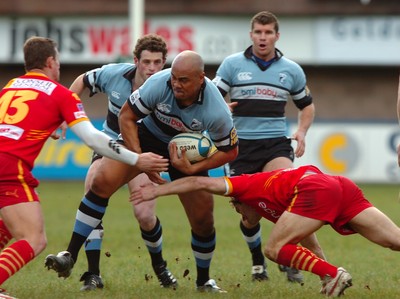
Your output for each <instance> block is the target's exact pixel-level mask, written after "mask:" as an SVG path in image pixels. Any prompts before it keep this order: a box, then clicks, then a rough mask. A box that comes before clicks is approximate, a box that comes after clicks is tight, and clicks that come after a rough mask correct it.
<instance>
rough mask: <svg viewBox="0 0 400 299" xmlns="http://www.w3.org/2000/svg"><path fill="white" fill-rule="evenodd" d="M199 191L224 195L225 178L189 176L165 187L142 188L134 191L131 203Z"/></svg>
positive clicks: (147, 186) (149, 186)
mask: <svg viewBox="0 0 400 299" xmlns="http://www.w3.org/2000/svg"><path fill="white" fill-rule="evenodd" d="M198 190H204V191H208V192H210V193H213V194H219V195H224V194H225V192H226V183H225V179H224V178H223V177H219V178H210V177H199V176H189V177H185V178H181V179H178V180H175V181H173V182H171V183H167V184H163V185H158V186H155V185H146V186H141V187H139V188H135V189H134V190H133V192H132V194H131V196H130V201H133V202H134V204H139V203H141V202H143V201H148V200H154V199H155V198H156V197H159V196H163V195H169V194H181V193H187V192H191V191H198Z"/></svg>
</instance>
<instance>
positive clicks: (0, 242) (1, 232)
mask: <svg viewBox="0 0 400 299" xmlns="http://www.w3.org/2000/svg"><path fill="white" fill-rule="evenodd" d="M11 238H12V236H11V234H10V232H9V231H8V229H7V227H6V225H5V224H4V222H3V220H2V219H0V250H1V249H3V248H4V247H5V246H6V245H7V243H8V242H9V241H10V240H11Z"/></svg>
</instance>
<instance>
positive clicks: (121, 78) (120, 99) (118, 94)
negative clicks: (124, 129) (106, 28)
mask: <svg viewBox="0 0 400 299" xmlns="http://www.w3.org/2000/svg"><path fill="white" fill-rule="evenodd" d="M135 73H136V65H134V64H132V63H111V64H106V65H103V66H102V67H101V68H96V69H93V70H90V71H88V72H86V73H85V76H84V77H83V82H84V84H85V86H86V87H88V88H89V90H90V96H93V95H94V94H96V93H99V92H101V93H105V94H106V95H107V98H108V111H107V118H106V120H105V121H104V123H103V130H104V132H105V133H106V134H107V135H108V136H110V137H111V138H113V139H117V137H118V134H119V133H120V130H119V125H118V114H119V111H120V110H121V107H122V105H123V104H124V103H125V102H126V100H127V99H128V98H129V96H130V95H131V93H132V80H133V78H134V77H135Z"/></svg>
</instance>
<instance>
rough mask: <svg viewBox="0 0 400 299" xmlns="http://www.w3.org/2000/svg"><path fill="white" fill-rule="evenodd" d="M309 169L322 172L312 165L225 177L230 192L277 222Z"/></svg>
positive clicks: (230, 194)
mask: <svg viewBox="0 0 400 299" xmlns="http://www.w3.org/2000/svg"><path fill="white" fill-rule="evenodd" d="M307 172H312V173H322V172H321V171H320V170H319V169H318V168H317V167H315V166H312V165H307V166H301V167H298V168H288V169H280V170H275V171H271V172H259V173H254V174H242V175H240V176H236V177H230V178H228V177H225V180H226V182H227V184H228V188H229V190H228V192H227V193H226V195H227V196H231V197H234V198H236V199H237V200H238V201H240V202H243V203H245V204H247V205H249V206H252V207H254V208H255V209H256V210H257V212H258V213H259V214H260V215H261V216H262V217H264V218H266V219H268V220H270V221H272V222H274V223H275V222H276V221H278V219H279V217H280V216H281V215H282V213H283V212H284V211H285V210H288V209H290V206H291V204H292V202H293V200H295V193H296V190H295V188H296V185H297V183H298V182H299V180H300V179H301V178H302V177H303V175H304V174H306V173H307Z"/></svg>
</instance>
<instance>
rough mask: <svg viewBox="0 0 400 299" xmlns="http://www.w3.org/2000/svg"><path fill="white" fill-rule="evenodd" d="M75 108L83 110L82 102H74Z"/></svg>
mask: <svg viewBox="0 0 400 299" xmlns="http://www.w3.org/2000/svg"><path fill="white" fill-rule="evenodd" d="M76 108H78V110H79V111H83V104H82V103H78V104H76Z"/></svg>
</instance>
